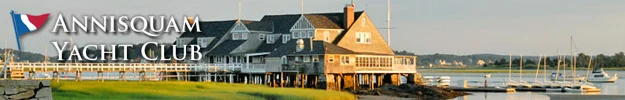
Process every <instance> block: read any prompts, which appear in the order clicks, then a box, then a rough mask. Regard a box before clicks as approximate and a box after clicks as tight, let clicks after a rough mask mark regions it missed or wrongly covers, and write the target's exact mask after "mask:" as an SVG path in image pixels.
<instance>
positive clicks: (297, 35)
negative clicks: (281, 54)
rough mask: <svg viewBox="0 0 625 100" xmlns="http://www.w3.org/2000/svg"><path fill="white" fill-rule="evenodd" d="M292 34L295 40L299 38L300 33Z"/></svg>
mask: <svg viewBox="0 0 625 100" xmlns="http://www.w3.org/2000/svg"><path fill="white" fill-rule="evenodd" d="M291 34H292V35H293V38H294V39H297V38H299V32H292V33H291Z"/></svg>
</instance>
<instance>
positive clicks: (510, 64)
mask: <svg viewBox="0 0 625 100" xmlns="http://www.w3.org/2000/svg"><path fill="white" fill-rule="evenodd" d="M508 60H510V61H508V63H509V64H508V65H509V66H510V67H509V68H510V69H509V70H508V80H510V81H512V54H510V59H508Z"/></svg>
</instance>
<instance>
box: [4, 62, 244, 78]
mask: <svg viewBox="0 0 625 100" xmlns="http://www.w3.org/2000/svg"><path fill="white" fill-rule="evenodd" d="M3 66H4V65H3ZM241 66H242V65H240V64H181V63H8V65H7V72H6V73H5V75H3V76H5V78H11V79H17V80H23V79H34V78H36V77H35V75H36V74H37V73H52V74H53V75H52V79H53V80H57V81H58V80H60V79H65V80H67V79H71V78H61V73H73V74H75V76H74V77H73V79H74V80H76V81H79V80H81V77H82V74H83V73H85V72H88V73H96V74H97V76H96V78H97V79H98V80H101V81H104V79H107V80H127V79H128V78H127V76H126V74H127V73H138V77H137V78H138V80H139V81H143V80H150V78H148V77H152V78H156V80H165V81H167V80H168V78H170V77H181V78H182V80H185V81H188V80H190V79H191V77H197V81H217V79H220V78H221V79H222V80H224V81H227V82H233V81H234V75H233V74H234V72H235V71H240V70H241ZM104 73H119V74H118V76H117V78H110V77H108V78H107V76H105V74H104ZM147 73H158V75H156V76H148V75H147ZM26 74H27V75H26ZM170 74H174V75H170ZM26 76H28V77H26ZM218 76H219V78H218ZM213 79H214V80H213Z"/></svg>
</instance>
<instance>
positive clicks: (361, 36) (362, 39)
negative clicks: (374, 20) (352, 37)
mask: <svg viewBox="0 0 625 100" xmlns="http://www.w3.org/2000/svg"><path fill="white" fill-rule="evenodd" d="M356 43H364V44H370V43H371V33H369V32H356Z"/></svg>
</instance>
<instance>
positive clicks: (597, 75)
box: [587, 68, 618, 83]
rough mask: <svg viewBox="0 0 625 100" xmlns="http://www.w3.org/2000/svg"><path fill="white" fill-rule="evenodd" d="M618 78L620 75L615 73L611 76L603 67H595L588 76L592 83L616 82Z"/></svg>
mask: <svg viewBox="0 0 625 100" xmlns="http://www.w3.org/2000/svg"><path fill="white" fill-rule="evenodd" d="M617 79H618V75H617V74H614V76H613V77H610V75H608V73H606V72H605V71H603V69H602V68H595V69H593V70H592V73H591V74H590V75H589V76H588V80H587V81H588V82H592V83H614V82H615V81H616V80H617Z"/></svg>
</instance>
